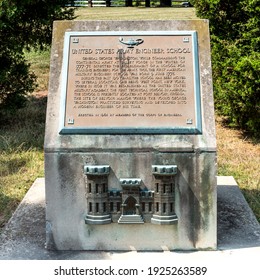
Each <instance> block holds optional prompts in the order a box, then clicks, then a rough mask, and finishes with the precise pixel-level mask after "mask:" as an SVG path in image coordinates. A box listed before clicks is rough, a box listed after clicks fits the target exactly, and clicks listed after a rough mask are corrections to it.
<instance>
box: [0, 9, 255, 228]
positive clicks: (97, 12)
mask: <svg viewBox="0 0 260 280" xmlns="http://www.w3.org/2000/svg"><path fill="white" fill-rule="evenodd" d="M184 12H185V13H184ZM77 14H78V15H80V16H79V18H78V19H88V20H97V19H180V18H186V19H187V18H195V11H194V9H193V8H183V9H180V8H162V9H159V8H148V9H145V8H81V9H79V10H78V11H77ZM26 58H27V59H28V61H29V62H30V63H31V65H32V68H31V69H32V71H34V72H35V74H36V75H37V76H38V84H39V86H38V88H37V91H41V92H42V91H45V92H46V91H47V87H48V77H49V58H50V51H49V50H46V51H44V52H29V53H28V52H27V53H26ZM28 100H29V101H28V104H27V106H26V107H25V108H22V109H20V110H17V112H16V113H15V114H14V115H11V114H5V115H4V117H3V118H2V119H1V123H0V228H1V226H3V225H4V224H5V223H6V222H7V221H8V219H9V218H10V216H11V214H12V213H13V212H14V210H15V209H16V207H17V205H18V204H19V202H20V201H21V200H22V198H23V197H24V195H25V193H26V192H27V190H28V189H29V188H30V186H31V184H32V183H33V181H34V180H35V179H36V178H37V177H43V176H44V155H43V139H44V127H45V110H46V97H45V96H44V94H42V93H38V95H35V94H34V95H32V96H30V97H29V99H28ZM217 143H218V170H219V175H228V176H234V178H235V179H236V181H237V182H238V184H239V186H240V188H241V189H242V191H243V193H244V195H245V197H246V199H247V201H248V203H249V205H250V207H251V208H252V209H253V211H254V213H255V215H256V217H257V219H258V221H260V182H259V170H260V145H259V144H257V143H253V142H251V141H250V139H244V138H243V134H242V132H240V131H238V130H235V129H230V128H227V127H225V126H224V125H223V124H222V123H221V122H220V121H218V122H217Z"/></svg>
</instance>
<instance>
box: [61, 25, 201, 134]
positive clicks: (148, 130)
mask: <svg viewBox="0 0 260 280" xmlns="http://www.w3.org/2000/svg"><path fill="white" fill-rule="evenodd" d="M167 35H169V36H174V35H179V36H185V35H189V36H191V38H192V49H193V54H194V55H193V73H194V77H193V78H194V95H195V98H194V101H195V102H194V103H195V104H194V105H195V108H194V109H195V118H196V126H191V127H177V126H173V127H161V128H160V127H124V128H122V127H109V128H104V127H95V128H88V127H66V126H65V113H66V96H67V81H68V64H69V50H70V37H71V36H77V37H80V36H81V37H82V36H93V37H94V36H167ZM61 80H62V85H61V102H60V113H61V117H60V118H59V119H60V123H59V134H98V135H107V134H140V135H143V134H202V116H201V113H202V112H201V88H200V67H199V51H198V35H197V31H194V30H181V31H176V30H174V31H158V30H157V31H70V32H65V37H64V49H63V61H62V72H61Z"/></svg>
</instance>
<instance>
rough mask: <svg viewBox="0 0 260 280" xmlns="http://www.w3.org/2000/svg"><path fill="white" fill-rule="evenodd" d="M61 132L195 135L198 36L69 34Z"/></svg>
mask: <svg viewBox="0 0 260 280" xmlns="http://www.w3.org/2000/svg"><path fill="white" fill-rule="evenodd" d="M62 74H63V76H62V81H63V88H62V94H63V99H62V104H61V106H62V108H61V109H62V112H63V116H62V117H63V118H62V123H61V133H62V134H63V133H65V134H67V133H79V134H85V133H86V134H88V133H100V134H103V133H104V134H106V133H108V134H113V133H123V134H124V133H125V134H128V133H136V134H143V133H146V134H149V133H155V134H156V133H159V134H160V133H162V134H164V133H165V134H171V133H191V134H193V133H194V134H198V133H201V130H202V128H201V112H200V82H199V66H198V51H197V36H196V32H194V31H187V32H185V31H174V32H158V31H157V32H123V33H122V32H68V33H66V35H65V45H64V59H63V73H62Z"/></svg>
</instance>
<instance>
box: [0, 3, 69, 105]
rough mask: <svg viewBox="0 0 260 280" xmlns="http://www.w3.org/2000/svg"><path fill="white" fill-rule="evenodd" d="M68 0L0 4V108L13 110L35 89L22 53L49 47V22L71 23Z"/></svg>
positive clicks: (33, 77)
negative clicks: (63, 20) (69, 20)
mask: <svg viewBox="0 0 260 280" xmlns="http://www.w3.org/2000/svg"><path fill="white" fill-rule="evenodd" d="M65 3H67V0H0V42H1V44H0V65H1V68H0V108H3V107H8V108H16V107H19V106H21V105H22V104H23V103H24V101H25V96H26V94H27V93H28V92H32V91H33V89H34V88H35V85H36V82H35V81H36V77H35V75H34V74H33V73H30V69H29V66H30V65H29V64H28V63H27V62H26V61H25V58H24V53H23V51H24V49H25V48H27V49H30V48H40V49H43V48H44V47H45V46H47V45H50V43H51V33H52V22H53V21H54V20H58V19H60V20H62V19H72V18H73V15H74V10H73V9H72V8H67V7H64V5H65Z"/></svg>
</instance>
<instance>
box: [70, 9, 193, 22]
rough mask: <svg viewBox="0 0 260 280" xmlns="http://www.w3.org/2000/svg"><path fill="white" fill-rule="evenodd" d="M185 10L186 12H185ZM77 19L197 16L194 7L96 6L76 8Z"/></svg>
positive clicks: (184, 17)
mask: <svg viewBox="0 0 260 280" xmlns="http://www.w3.org/2000/svg"><path fill="white" fill-rule="evenodd" d="M184 11H185V12H184ZM76 16H77V20H78V19H79V20H82V19H87V20H148V19H154V20H170V19H171V20H173V19H194V18H196V15H195V9H194V8H144V7H127V8H123V7H119V8H115V7H110V8H106V7H94V8H79V9H77V10H76Z"/></svg>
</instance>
